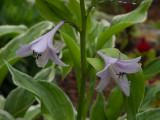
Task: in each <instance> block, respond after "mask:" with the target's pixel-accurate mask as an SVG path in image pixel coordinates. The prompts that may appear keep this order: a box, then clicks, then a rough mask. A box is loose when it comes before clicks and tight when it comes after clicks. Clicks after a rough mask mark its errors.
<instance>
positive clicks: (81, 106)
mask: <svg viewBox="0 0 160 120" xmlns="http://www.w3.org/2000/svg"><path fill="white" fill-rule="evenodd" d="M80 7H81V16H82V30H81V32H80V40H81V41H80V43H81V88H80V95H79V101H78V115H77V120H82V112H83V109H84V101H85V88H86V81H87V75H86V69H87V55H86V44H85V43H86V10H85V4H84V0H80Z"/></svg>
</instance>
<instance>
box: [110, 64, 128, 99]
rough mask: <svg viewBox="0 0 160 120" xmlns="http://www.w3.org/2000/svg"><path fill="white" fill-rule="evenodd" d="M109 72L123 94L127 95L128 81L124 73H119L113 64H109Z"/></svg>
mask: <svg viewBox="0 0 160 120" xmlns="http://www.w3.org/2000/svg"><path fill="white" fill-rule="evenodd" d="M109 73H110V75H111V77H112V78H113V80H114V81H115V83H116V84H117V85H118V87H119V88H120V89H121V90H122V91H123V92H124V94H125V95H127V96H129V94H130V83H129V82H128V79H127V77H126V75H125V74H123V75H120V71H119V69H117V68H116V66H115V65H113V64H112V65H110V66H109Z"/></svg>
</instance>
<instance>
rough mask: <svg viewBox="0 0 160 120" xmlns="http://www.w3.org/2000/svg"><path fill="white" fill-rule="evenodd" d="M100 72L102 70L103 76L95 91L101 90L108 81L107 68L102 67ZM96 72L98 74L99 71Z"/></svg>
mask: <svg viewBox="0 0 160 120" xmlns="http://www.w3.org/2000/svg"><path fill="white" fill-rule="evenodd" d="M101 72H104V73H105V74H103V76H102V77H101V80H100V83H99V84H98V86H97V87H96V90H97V91H102V90H103V89H104V88H105V87H106V86H107V85H108V83H109V81H110V73H109V70H108V69H104V71H103V70H102V71H101ZM97 74H99V73H97ZM101 75H102V74H101Z"/></svg>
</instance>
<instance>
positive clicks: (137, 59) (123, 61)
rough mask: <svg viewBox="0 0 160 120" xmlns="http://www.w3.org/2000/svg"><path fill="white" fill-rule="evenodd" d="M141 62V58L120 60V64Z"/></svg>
mask: <svg viewBox="0 0 160 120" xmlns="http://www.w3.org/2000/svg"><path fill="white" fill-rule="evenodd" d="M140 60H141V57H137V58H135V59H131V60H120V61H119V62H121V63H137V62H139V61H140Z"/></svg>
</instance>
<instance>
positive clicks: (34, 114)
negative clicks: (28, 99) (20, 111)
mask: <svg viewBox="0 0 160 120" xmlns="http://www.w3.org/2000/svg"><path fill="white" fill-rule="evenodd" d="M40 116H41V108H40V105H39V104H38V105H35V106H31V107H30V108H29V109H28V111H27V112H26V114H25V116H24V119H25V120H37V119H38V118H39V117H40Z"/></svg>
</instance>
